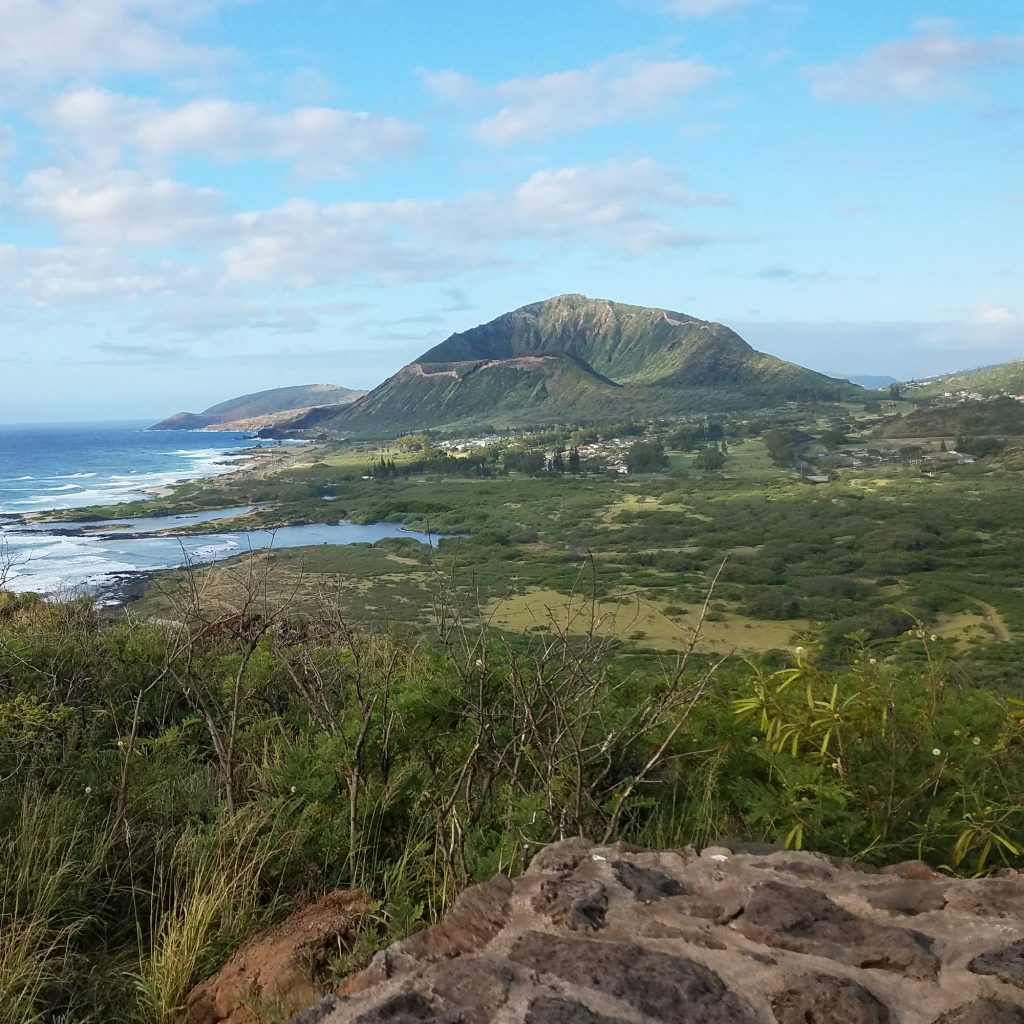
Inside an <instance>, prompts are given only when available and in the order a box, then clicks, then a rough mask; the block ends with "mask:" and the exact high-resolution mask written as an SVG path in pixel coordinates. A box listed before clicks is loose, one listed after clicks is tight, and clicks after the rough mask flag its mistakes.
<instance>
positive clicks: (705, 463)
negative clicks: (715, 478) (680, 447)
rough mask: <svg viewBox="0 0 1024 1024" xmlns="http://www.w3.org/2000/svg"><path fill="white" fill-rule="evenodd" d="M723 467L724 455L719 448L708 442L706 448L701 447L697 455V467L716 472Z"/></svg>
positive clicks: (708, 471)
mask: <svg viewBox="0 0 1024 1024" xmlns="http://www.w3.org/2000/svg"><path fill="white" fill-rule="evenodd" d="M724 467H725V456H724V455H723V454H722V451H721V449H720V448H718V447H716V446H715V445H713V444H709V445H708V446H707V447H706V448H703V449H701V451H700V452H699V453H698V455H697V468H698V469H703V470H704V471H705V472H707V473H717V472H718V471H719V470H720V469H723V468H724Z"/></svg>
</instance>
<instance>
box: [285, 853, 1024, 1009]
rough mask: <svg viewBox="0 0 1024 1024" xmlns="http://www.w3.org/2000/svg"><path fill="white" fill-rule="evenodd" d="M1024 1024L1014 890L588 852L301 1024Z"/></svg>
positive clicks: (554, 862)
mask: <svg viewBox="0 0 1024 1024" xmlns="http://www.w3.org/2000/svg"><path fill="white" fill-rule="evenodd" d="M386 1022H390V1024H491V1022H493V1024H660V1022H664V1024H1024V875H1018V874H1012V873H1011V874H1005V875H1004V876H1003V877H1000V878H994V879H979V880H970V881H963V880H953V879H949V878H946V877H944V876H942V875H940V874H938V873H936V872H934V871H931V870H930V869H929V868H927V867H926V866H925V865H923V864H920V863H916V862H915V863H909V864H903V865H894V866H893V867H891V868H888V869H886V870H884V871H881V872H879V871H875V870H874V869H869V868H864V867H859V866H858V865H856V864H854V863H852V862H850V861H835V860H832V859H829V858H826V857H822V856H818V855H815V854H810V853H790V852H786V851H782V850H778V849H776V848H773V847H767V846H746V847H744V846H742V845H740V844H733V846H732V847H731V848H726V847H714V848H710V849H706V850H704V851H702V852H701V853H699V854H698V853H697V852H696V851H695V850H693V849H685V850H678V851H673V852H667V853H649V852H644V851H640V850H636V849H633V848H629V847H624V846H621V845H619V846H610V847H607V846H605V847H602V846H595V845H593V844H591V843H589V842H586V841H584V840H581V839H574V840H568V841H566V842H563V843H558V844H556V845H554V846H551V847H548V848H547V849H545V850H543V851H541V853H540V854H538V856H537V857H536V858H535V860H534V862H533V864H532V865H531V866H530V869H529V870H528V871H527V872H526V874H525V875H524V876H523V877H522V878H520V879H519V880H517V881H516V882H514V883H513V882H510V881H508V880H507V879H505V878H496V879H493V880H492V881H490V882H487V883H486V884H484V885H480V886H477V887H475V888H473V889H470V890H468V891H467V892H466V893H465V894H463V896H462V898H461V899H460V900H459V901H458V903H457V904H456V906H455V908H454V910H453V911H452V913H451V914H449V916H448V917H447V919H446V920H445V921H444V922H443V923H442V924H440V925H438V926H437V927H435V928H431V929H429V930H427V931H425V932H421V933H419V934H417V935H414V936H412V938H410V939H407V940H406V941H404V942H399V943H396V944H395V945H394V946H392V947H391V948H390V949H387V950H384V951H383V952H381V953H378V954H377V956H376V957H375V958H374V960H373V962H372V963H371V965H370V966H369V967H368V968H367V969H366V970H365V971H362V972H361V973H359V974H357V975H355V976H354V977H351V978H349V979H348V980H347V981H346V982H345V984H344V985H343V986H342V988H341V990H340V991H339V992H338V993H337V994H335V995H331V996H328V997H327V998H325V999H323V1000H321V1002H320V1003H318V1004H316V1005H315V1006H313V1007H311V1008H310V1009H308V1010H306V1011H305V1012H304V1013H302V1014H300V1015H299V1017H298V1018H297V1021H296V1024H386Z"/></svg>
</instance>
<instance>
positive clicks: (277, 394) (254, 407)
mask: <svg viewBox="0 0 1024 1024" xmlns="http://www.w3.org/2000/svg"><path fill="white" fill-rule="evenodd" d="M365 394H366V392H365V391H352V390H351V389H349V388H343V387H339V386H338V385H337V384H300V385H296V386H295V387H288V388H272V389H271V390H269V391H258V392H256V394H253V395H242V397H241V398H232V399H229V400H228V401H227V402H221V403H219V404H218V405H212V406H210V408H209V409H206V410H204V411H203V412H200V413H194V412H179V413H177V414H175V415H174V416H170V417H168V418H167V419H165V420H161V421H160V422H159V423H156V424H154V425H153V426H152V427H150V428H149V429H150V430H259V429H262V428H264V427H268V426H273V425H275V424H276V423H277V422H279V421H280V420H282V419H284V420H287V419H290V418H292V417H294V416H295V415H297V414H298V413H299V412H306V411H308V410H309V409H312V408H314V407H318V406H331V407H334V406H341V405H346V404H348V403H349V402H353V401H355V400H356V399H357V398H361V397H362V396H363V395H365ZM287 414H290V415H287Z"/></svg>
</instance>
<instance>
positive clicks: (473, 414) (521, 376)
mask: <svg viewBox="0 0 1024 1024" xmlns="http://www.w3.org/2000/svg"><path fill="white" fill-rule="evenodd" d="M859 390H860V389H859V388H856V387H855V386H854V385H851V384H850V383H848V382H847V381H840V380H836V379H834V378H831V377H826V376H824V375H823V374H819V373H815V372H813V371H812V370H807V369H804V368H803V367H801V366H797V365H795V364H794V363H787V362H785V361H784V360H781V359H776V358H775V357H774V356H769V355H765V354H764V353H761V352H757V351H756V350H755V349H753V348H751V347H750V345H748V344H747V343H746V342H745V341H744V340H743V339H742V338H741V337H740V336H739V335H738V334H736V333H735V332H734V331H731V330H730V329H729V328H728V327H724V326H723V325H721V324H716V323H709V322H707V321H704V320H697V319H695V318H694V317H690V316H687V315H685V314H682V313H675V312H671V311H669V310H663V309H648V308H645V307H642V306H629V305H625V304H623V303H618V302H611V301H608V300H606V299H588V298H586V297H585V296H583V295H561V296H558V297H556V298H554V299H549V300H547V301H545V302H537V303H533V304H531V305H529V306H523V307H522V308H521V309H517V310H515V311H514V312H511V313H505V314H504V315H502V316H500V317H498V318H497V319H496V320H492V321H491V322H490V323H487V324H483V325H481V326H480V327H475V328H473V329H472V330H469V331H464V332H461V333H458V334H453V335H452V336H451V337H450V338H448V339H447V340H446V341H443V342H442V343H441V344H440V345H436V346H435V347H434V348H432V349H430V350H429V351H427V352H425V353H424V354H423V355H422V356H421V357H420V358H419V359H417V360H416V361H415V362H412V363H410V364H409V365H408V366H405V367H403V368H402V369H401V370H399V371H398V373H396V374H395V375H394V376H393V377H390V378H389V379H388V380H386V381H385V382H384V383H383V384H381V385H380V386H379V387H377V388H375V389H374V390H373V391H371V392H370V393H369V394H368V395H366V396H365V397H364V398H362V399H360V400H359V401H358V402H355V403H353V404H352V405H351V406H348V407H346V408H345V409H343V410H341V411H340V412H339V413H338V414H337V415H336V416H334V417H332V418H331V419H329V420H327V421H326V422H324V423H321V427H322V428H324V429H327V430H333V431H338V432H342V433H346V434H368V433H374V432H386V431H389V430H404V429H415V428H420V427H432V426H449V425H472V424H478V423H494V424H500V425H516V424H524V423H526V424H530V423H545V422H558V421H564V420H572V419H595V418H604V419H607V418H609V417H618V416H651V415H668V414H672V413H681V412H687V411H699V410H707V409H712V408H742V407H750V406H756V405H765V404H773V403H777V402H780V401H786V400H788V399H797V398H820V399H840V398H843V397H849V396H851V395H853V394H856V393H857V392H858V391H859ZM295 425H297V424H295Z"/></svg>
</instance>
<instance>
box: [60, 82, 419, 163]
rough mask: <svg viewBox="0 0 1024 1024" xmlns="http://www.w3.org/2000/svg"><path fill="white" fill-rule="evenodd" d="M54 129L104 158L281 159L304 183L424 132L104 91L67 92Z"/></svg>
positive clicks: (396, 151)
mask: <svg viewBox="0 0 1024 1024" xmlns="http://www.w3.org/2000/svg"><path fill="white" fill-rule="evenodd" d="M47 120H48V123H49V125H50V127H51V129H52V130H53V131H54V132H55V133H57V134H59V135H60V137H62V138H64V139H72V140H75V142H76V143H77V144H78V145H79V146H81V147H85V148H87V149H88V150H89V151H90V152H92V153H94V154H95V155H96V156H98V157H100V158H101V159H106V160H107V161H114V160H116V159H117V158H118V157H119V156H120V155H121V154H122V152H124V151H126V150H128V151H132V152H134V153H139V154H142V155H144V156H148V157H151V158H168V157H171V156H173V155H175V154H179V153H185V154H199V155H202V156H208V157H211V158H213V159H215V160H219V161H222V162H224V163H239V162H243V161H247V160H283V161H288V162H290V163H291V164H292V165H293V166H294V168H295V170H296V173H297V174H298V175H299V176H300V177H302V178H304V179H307V180H322V179H329V178H338V177H345V176H347V175H349V174H351V173H352V171H353V169H354V167H355V166H356V165H359V164H362V163H367V162H371V161H376V160H384V159H387V158H390V157H397V156H402V155H405V154H408V153H411V152H413V151H415V150H416V149H417V148H418V147H419V146H420V145H421V143H422V141H423V138H424V132H423V129H422V128H420V127H419V126H417V125H415V124H413V123H412V122H410V121H407V120H404V119H402V118H398V117H389V116H381V115H376V114H368V113H362V112H355V111H349V110H339V109H337V108H334V107H298V108H295V109H293V110H289V111H286V112H284V113H269V112H267V111H264V110H261V109H260V108H259V107H257V106H256V105H254V104H249V103H236V102H233V101H231V100H225V99H217V98H204V99H195V100H191V101H190V102H188V103H184V104H182V105H180V106H177V107H167V106H165V105H163V104H161V103H158V102H157V101H155V100H149V99H141V98H138V97H134V96H126V95H124V94H121V93H115V92H109V91H107V90H105V89H79V90H75V91H72V92H68V93H65V94H64V95H62V96H60V97H59V98H58V99H57V101H56V102H55V103H54V105H53V107H52V109H51V111H50V112H49V115H48V118H47Z"/></svg>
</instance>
